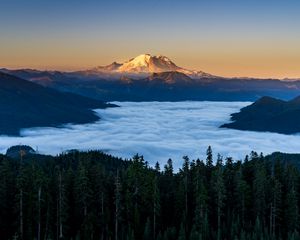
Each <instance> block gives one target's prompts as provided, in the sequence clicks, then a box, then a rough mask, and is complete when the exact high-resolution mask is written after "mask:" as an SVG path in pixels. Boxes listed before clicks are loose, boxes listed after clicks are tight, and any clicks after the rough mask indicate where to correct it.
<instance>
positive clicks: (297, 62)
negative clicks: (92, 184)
mask: <svg viewBox="0 0 300 240" xmlns="http://www.w3.org/2000/svg"><path fill="white" fill-rule="evenodd" d="M49 51H50V53H47V52H48V51H46V50H45V51H43V52H42V54H28V53H26V52H25V53H22V54H20V53H18V54H14V55H10V54H4V55H3V54H2V55H1V56H2V57H1V58H0V68H9V69H24V68H31V69H38V70H58V71H77V70H85V69H89V68H93V67H96V66H104V65H108V64H110V63H112V62H114V61H116V62H120V63H122V62H125V61H126V60H129V59H130V58H133V57H135V56H137V55H139V54H142V53H145V52H147V53H148V52H149V51H144V52H136V53H132V54H130V53H127V54H123V56H118V54H117V53H112V55H109V54H101V52H96V51H94V52H84V53H82V52H80V51H78V52H75V51H73V52H72V51H69V52H68V51H65V52H61V51H58V53H55V52H53V51H52V52H51V50H49ZM150 53H151V52H150ZM159 53H160V54H163V55H166V56H168V57H169V58H170V59H171V60H172V61H173V62H174V63H175V64H177V65H178V66H180V67H184V68H187V69H191V70H201V71H204V72H208V73H211V74H214V75H218V76H224V77H257V78H300V52H299V55H298V56H291V55H289V54H285V55H284V54H281V55H280V54H278V55H277V56H276V54H259V53H258V54H257V55H256V56H255V54H254V53H252V54H247V55H246V54H244V55H243V53H238V52H230V53H229V52H228V53H226V52H223V53H220V52H219V53H216V52H212V53H208V52H204V51H203V52H202V53H201V52H200V53H196V54H191V53H189V52H187V53H182V52H180V53H178V54H176V53H175V54H171V53H162V52H161V51H160V52H159ZM151 54H153V55H155V54H157V53H151ZM40 55H42V56H40ZM3 56H5V57H3Z"/></svg>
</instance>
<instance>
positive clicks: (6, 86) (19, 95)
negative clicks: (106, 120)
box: [0, 72, 113, 135]
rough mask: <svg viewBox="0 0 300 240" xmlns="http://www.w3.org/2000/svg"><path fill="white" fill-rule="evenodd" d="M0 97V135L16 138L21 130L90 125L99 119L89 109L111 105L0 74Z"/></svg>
mask: <svg viewBox="0 0 300 240" xmlns="http://www.w3.org/2000/svg"><path fill="white" fill-rule="evenodd" d="M0 96H1V98H0V135H1V134H9V135H18V134H19V131H20V129H21V128H29V127H44V126H46V127H51V126H58V125H62V124H66V123H78V124H79V123H88V122H93V121H96V120H98V119H99V117H98V116H96V115H95V114H94V112H93V111H92V110H91V109H95V108H105V107H110V106H113V105H110V104H106V103H103V102H101V101H97V100H94V99H89V98H86V97H83V96H79V95H76V94H71V93H62V92H59V91H56V90H53V89H50V88H45V87H42V86H40V85H38V84H35V83H32V82H29V81H26V80H23V79H20V78H18V77H14V76H11V75H8V74H5V73H1V72H0Z"/></svg>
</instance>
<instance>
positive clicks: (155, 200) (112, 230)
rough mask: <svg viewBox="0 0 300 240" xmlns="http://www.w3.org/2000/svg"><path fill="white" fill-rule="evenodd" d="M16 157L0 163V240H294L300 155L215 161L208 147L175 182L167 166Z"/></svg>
mask: <svg viewBox="0 0 300 240" xmlns="http://www.w3.org/2000/svg"><path fill="white" fill-rule="evenodd" d="M19 150H20V147H19V146H17V147H13V148H10V149H9V150H8V152H7V154H8V155H10V154H11V153H12V155H11V156H12V157H13V158H10V157H8V156H5V155H0V206H1V211H0V239H24V240H26V239H28V240H29V239H30V240H31V239H163V240H164V239H168V240H173V239H174V240H177V239H178V240H179V239H190V240H193V239H207V240H209V239H299V233H298V231H299V222H298V221H299V217H300V215H299V209H300V208H299V196H300V189H299V183H300V182H299V180H300V178H299V176H300V175H299V161H300V155H299V154H293V155H289V154H281V153H276V154H272V155H269V156H267V157H264V156H262V155H258V154H256V153H255V152H252V153H251V155H250V156H249V157H248V156H247V157H246V158H245V159H244V161H233V159H232V158H226V159H224V161H223V159H222V158H221V157H220V156H218V158H217V159H214V160H215V161H213V153H212V150H211V148H210V147H209V148H208V150H207V157H206V159H205V160H199V159H197V160H190V159H189V158H188V157H184V158H183V165H182V168H181V169H180V170H179V171H178V172H174V171H173V165H172V160H171V159H169V160H168V161H167V163H166V165H164V167H163V168H162V169H161V168H160V166H159V164H158V163H157V164H156V165H155V167H154V168H152V167H149V165H148V164H147V162H146V161H145V160H144V159H143V157H142V156H138V155H136V156H134V157H133V158H132V159H131V160H122V159H119V158H116V157H113V156H111V155H107V154H104V153H102V152H99V151H89V152H79V151H75V150H74V151H71V152H70V153H66V154H61V155H59V156H56V157H53V156H44V155H38V154H31V153H32V151H33V149H32V148H30V147H26V146H22V148H21V150H24V152H23V154H20V155H19V156H17V155H18V154H15V153H18V151H19ZM25 150H27V151H25ZM213 162H216V164H213ZM295 163H296V164H297V165H296V166H295V165H293V164H295Z"/></svg>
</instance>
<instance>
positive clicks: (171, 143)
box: [0, 102, 300, 168]
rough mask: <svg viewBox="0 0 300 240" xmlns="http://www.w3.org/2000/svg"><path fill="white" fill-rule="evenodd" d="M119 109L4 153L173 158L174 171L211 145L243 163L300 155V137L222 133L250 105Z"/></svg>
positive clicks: (32, 135) (40, 132)
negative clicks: (248, 157)
mask: <svg viewBox="0 0 300 240" xmlns="http://www.w3.org/2000/svg"><path fill="white" fill-rule="evenodd" d="M117 104H118V105H120V106H121V107H120V108H110V109H104V110H97V113H98V114H99V115H100V116H101V118H102V119H101V120H100V121H99V122H97V123H94V124H86V125H70V126H66V127H65V128H39V129H38V128H36V129H26V130H23V131H22V137H7V136H1V137H0V151H1V152H2V153H5V151H6V149H7V148H8V147H9V146H12V145H17V144H20V143H21V144H26V145H30V146H32V147H34V148H38V150H39V152H40V153H48V154H58V153H60V152H62V151H65V150H68V149H81V150H88V149H100V150H104V151H107V152H109V153H111V154H113V155H117V156H120V157H125V158H130V157H132V156H133V155H134V154H135V153H139V154H141V155H144V157H145V159H146V160H147V161H148V162H149V163H150V164H154V163H155V162H156V161H158V162H160V163H161V164H165V163H166V161H167V159H168V158H172V159H173V161H174V166H175V168H178V167H180V166H181V164H182V160H181V159H182V156H184V155H188V156H189V157H190V158H198V157H199V158H203V159H204V158H205V152H206V149H207V146H208V145H211V146H212V148H213V151H214V153H215V155H216V154H217V153H220V154H221V155H223V156H224V157H226V156H232V157H234V158H235V159H243V158H244V156H245V154H248V153H250V152H251V151H252V150H254V151H257V152H263V153H264V154H268V153H272V152H274V151H282V152H300V135H283V134H276V133H258V132H249V131H239V130H230V129H220V128H218V127H219V126H220V125H222V124H223V123H225V122H228V121H229V119H230V114H231V113H234V112H237V111H239V109H240V108H242V107H244V106H246V105H248V104H249V103H245V102H243V103H241V102H177V103H171V102H163V103H161V102H151V103H132V102H125V103H117Z"/></svg>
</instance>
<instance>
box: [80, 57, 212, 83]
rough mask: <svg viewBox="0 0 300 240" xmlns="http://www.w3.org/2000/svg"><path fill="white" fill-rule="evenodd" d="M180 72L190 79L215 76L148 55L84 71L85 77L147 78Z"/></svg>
mask: <svg viewBox="0 0 300 240" xmlns="http://www.w3.org/2000/svg"><path fill="white" fill-rule="evenodd" d="M174 71H176V72H180V73H184V74H185V75H188V76H189V77H191V78H203V77H209V78H213V77H215V76H213V75H211V74H208V73H205V72H202V71H194V70H188V69H185V68H182V67H179V66H177V65H176V64H175V63H174V62H173V61H171V60H170V59H169V58H168V57H166V56H162V55H157V56H152V55H150V54H142V55H139V56H137V57H135V58H132V59H130V60H128V61H126V62H124V63H117V62H113V63H112V64H110V65H107V66H99V67H96V68H94V69H90V70H88V71H85V74H87V75H106V76H107V75H108V74H112V75H122V76H124V75H128V76H149V75H151V74H152V73H162V72H174Z"/></svg>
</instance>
